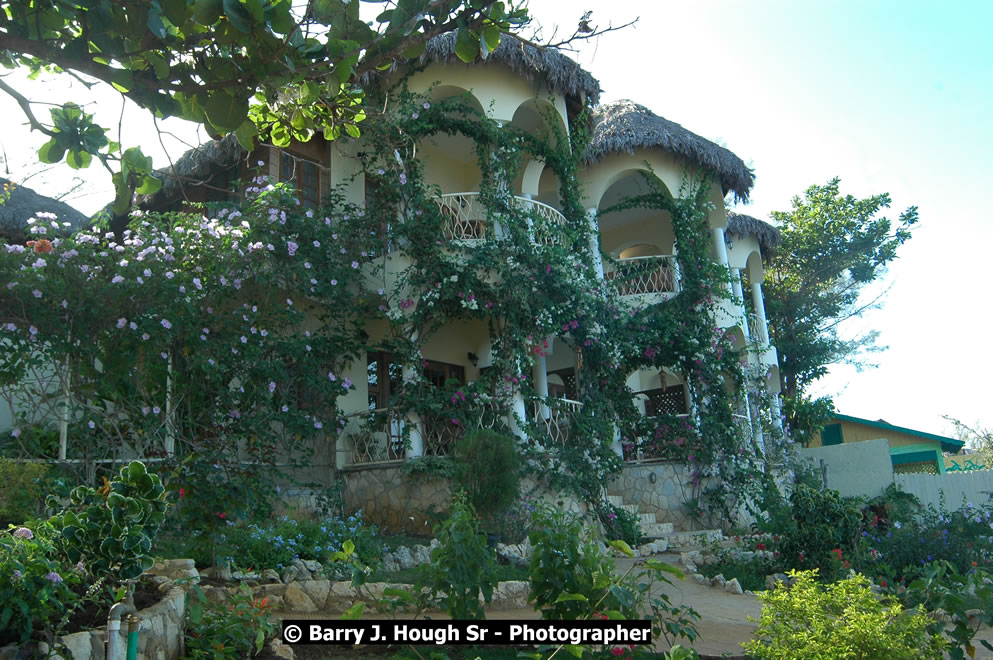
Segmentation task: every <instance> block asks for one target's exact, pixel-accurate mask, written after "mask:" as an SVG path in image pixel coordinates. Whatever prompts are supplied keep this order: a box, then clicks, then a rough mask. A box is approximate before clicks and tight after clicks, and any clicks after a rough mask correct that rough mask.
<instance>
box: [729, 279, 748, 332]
mask: <svg viewBox="0 0 993 660" xmlns="http://www.w3.org/2000/svg"><path fill="white" fill-rule="evenodd" d="M731 290H732V291H733V292H734V299H735V301H738V300H740V301H741V305H740V306H739V311H740V312H741V329H742V330H743V331H744V333H745V339H751V338H752V335H751V332H750V331H749V329H748V313H747V312H746V311H745V293H744V291H743V290H742V288H741V269H740V268H732V269H731Z"/></svg>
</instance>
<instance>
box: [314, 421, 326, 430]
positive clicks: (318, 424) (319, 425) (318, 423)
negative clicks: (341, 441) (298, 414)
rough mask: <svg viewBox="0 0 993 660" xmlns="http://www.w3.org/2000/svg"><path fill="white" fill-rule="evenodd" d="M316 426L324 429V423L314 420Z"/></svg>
mask: <svg viewBox="0 0 993 660" xmlns="http://www.w3.org/2000/svg"><path fill="white" fill-rule="evenodd" d="M314 428H315V429H322V428H324V425H323V424H321V423H320V422H314Z"/></svg>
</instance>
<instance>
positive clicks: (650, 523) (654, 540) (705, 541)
mask: <svg viewBox="0 0 993 660" xmlns="http://www.w3.org/2000/svg"><path fill="white" fill-rule="evenodd" d="M607 501H608V502H610V503H611V504H613V505H614V506H616V507H617V508H619V509H624V510H625V511H630V512H631V513H634V514H637V515H638V522H639V524H640V525H641V533H642V536H643V537H644V539H645V542H644V543H642V545H641V546H640V547H639V548H638V549H637V552H638V554H641V555H645V554H657V553H660V552H686V551H688V550H695V549H698V548H701V547H704V546H707V545H709V544H711V543H714V542H717V541H721V540H722V539H723V538H724V535H723V534H722V533H721V530H719V529H704V530H699V531H695V532H677V531H676V530H675V529H674V527H673V524H672V523H671V522H659V521H658V520H657V519H656V517H655V514H654V513H642V512H641V511H640V510H639V509H638V505H637V504H627V503H626V502H625V501H624V497H623V496H621V495H607Z"/></svg>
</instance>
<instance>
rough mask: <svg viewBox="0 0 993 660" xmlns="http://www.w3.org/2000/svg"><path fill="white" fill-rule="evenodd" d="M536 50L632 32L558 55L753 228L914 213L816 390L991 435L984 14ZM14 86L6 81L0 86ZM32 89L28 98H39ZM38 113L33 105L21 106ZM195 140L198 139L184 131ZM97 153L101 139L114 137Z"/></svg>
mask: <svg viewBox="0 0 993 660" xmlns="http://www.w3.org/2000/svg"><path fill="white" fill-rule="evenodd" d="M529 6H530V8H531V14H532V16H533V17H534V18H535V19H536V20H537V21H538V22H539V23H541V24H542V25H543V26H544V27H545V36H546V37H550V36H551V33H552V29H553V27H554V26H555V25H558V26H560V29H559V33H560V34H563V33H571V32H572V30H573V29H574V27H575V25H576V24H577V22H578V19H579V17H580V16H581V14H582V13H583V12H584V11H586V10H592V11H593V14H592V21H591V22H592V24H593V25H599V27H601V28H602V27H605V26H606V25H607V24H608V23H610V22H612V23H613V24H615V25H618V24H621V23H624V22H627V21H629V20H631V19H634V18H638V19H639V20H638V22H637V24H636V25H635V26H633V27H629V28H625V29H623V30H620V31H617V32H613V33H609V34H605V35H603V36H601V37H599V38H597V39H596V40H594V41H591V42H589V43H587V44H584V45H582V46H581V47H579V50H578V52H575V53H571V55H572V56H573V57H574V58H575V59H577V60H578V61H579V63H580V64H581V65H583V67H584V68H586V69H587V70H588V71H590V72H591V73H592V74H593V75H594V76H595V77H596V78H597V79H598V80H599V81H600V84H601V86H602V88H603V96H602V99H601V100H602V101H605V102H609V101H612V100H617V99H625V98H627V99H631V100H633V101H636V102H638V103H641V104H643V105H646V106H648V107H649V108H650V109H651V110H652V111H654V112H655V113H656V114H659V115H661V116H663V117H665V118H667V119H670V120H672V121H675V122H677V123H680V124H682V125H683V126H684V127H685V128H687V129H689V130H691V131H693V132H694V133H697V134H699V135H701V136H703V137H706V138H708V139H710V140H714V141H716V142H718V143H719V144H722V145H724V146H726V147H728V148H729V149H731V150H732V151H733V152H735V153H736V154H737V155H738V156H740V157H741V158H742V159H743V160H744V161H745V162H746V163H748V164H749V166H751V167H752V168H754V170H755V173H756V184H755V187H754V188H753V190H752V194H751V200H750V203H749V204H747V205H745V206H739V207H738V208H736V209H735V210H737V211H738V212H741V213H746V214H748V215H752V216H755V217H757V218H761V219H766V220H768V218H769V213H770V212H771V211H786V210H789V207H790V202H791V200H792V198H793V197H794V196H795V195H798V194H801V193H802V192H803V190H805V189H806V188H807V187H808V186H810V185H813V184H823V183H826V182H827V181H828V180H830V179H831V178H833V177H840V178H841V191H842V193H843V194H852V195H855V196H857V197H867V196H869V195H873V194H878V193H882V192H888V193H889V194H890V196H891V198H892V202H893V203H892V207H891V208H890V209H889V210H888V211H887V213H886V215H887V217H890V218H892V219H894V220H895V219H896V217H897V216H898V215H899V213H900V212H901V211H902V210H903V209H905V208H907V207H908V206H912V205H914V206H917V207H918V208H919V213H920V219H921V221H920V224H919V225H918V226H917V228H916V229H915V231H914V236H913V238H912V239H911V240H910V241H909V242H908V243H907V244H905V245H904V246H903V247H902V248H901V250H900V253H899V258H898V259H897V261H896V262H894V263H893V264H892V265H891V266H890V268H889V271H888V273H887V276H886V281H885V282H884V283H883V286H889V287H890V288H889V292H888V294H887V295H886V297H885V299H884V305H883V307H882V309H880V310H874V311H871V312H869V313H867V314H866V315H865V316H864V318H862V319H857V320H855V321H853V322H851V324H850V328H849V329H848V332H850V333H856V332H862V331H866V330H878V331H879V333H880V340H879V343H880V344H882V345H885V346H888V349H887V350H886V351H885V352H882V353H880V354H876V355H873V356H870V357H871V358H872V360H873V361H874V362H875V363H876V364H877V365H878V366H877V367H876V368H873V369H867V370H863V371H862V372H860V373H859V372H857V371H856V370H855V369H853V368H852V367H848V366H844V365H841V366H836V367H833V368H832V369H831V372H830V374H829V375H828V376H827V377H825V378H823V379H822V380H821V381H819V383H818V386H817V387H816V390H815V393H816V394H825V395H833V396H834V400H835V405H836V407H837V409H838V411H839V412H841V413H844V414H847V415H853V416H856V417H864V418H868V419H884V420H886V421H887V422H890V423H891V424H896V425H899V426H906V427H910V428H914V429H917V430H921V431H927V432H931V433H940V434H950V433H951V431H952V426H951V425H950V424H949V423H948V422H947V421H945V420H944V419H943V415H950V416H952V417H956V418H959V419H961V420H962V421H964V422H966V423H969V424H972V425H977V424H978V425H982V426H986V427H990V426H993V410H991V409H990V406H989V402H988V396H989V394H990V392H991V389H993V388H990V387H989V386H988V385H987V383H986V378H987V376H988V375H989V374H993V350H987V349H986V348H985V344H984V343H983V342H984V341H985V340H984V337H985V334H984V333H985V330H984V328H985V326H986V325H989V324H990V321H993V310H991V305H993V301H990V296H989V294H988V293H987V290H988V289H989V288H990V286H989V284H988V282H990V281H993V267H991V266H988V265H987V256H988V255H989V254H990V253H991V252H993V222H991V220H993V218H991V211H990V210H989V205H988V204H986V203H985V202H984V191H985V189H986V188H987V187H988V186H989V182H990V181H993V159H991V158H990V154H991V153H993V123H991V117H993V112H991V109H993V39H990V38H989V35H988V34H987V32H988V28H989V26H990V25H993V2H987V1H985V0H982V1H976V2H965V1H961V0H960V1H956V2H950V3H937V2H918V1H907V0H904V1H900V2H890V1H883V0H858V1H856V0H837V1H835V2H831V3H824V2H813V1H808V0H783V1H779V0H776V1H773V0H760V1H759V2H755V1H754V0H753V1H750V2H741V1H735V2H732V1H730V0H727V1H723V2H718V1H715V0H697V1H695V2H692V3H690V2H673V1H669V2H661V1H659V0H647V1H635V0H619V1H615V2H610V3H607V2H603V1H602V0H597V1H595V2H594V1H591V2H587V3H585V4H583V5H580V4H577V3H576V2H575V0H530V2H529ZM5 80H6V81H7V82H8V83H9V84H12V85H15V86H16V87H17V88H18V89H20V91H22V92H31V93H32V95H33V98H40V99H43V100H47V101H50V102H56V103H61V102H62V101H65V100H70V99H71V100H76V101H77V102H86V101H87V100H91V101H92V102H91V103H90V105H88V106H87V110H88V111H91V112H96V113H97V120H98V121H100V122H102V123H104V125H113V126H117V125H118V124H119V125H120V126H121V128H122V135H121V137H122V142H123V143H124V144H125V145H134V144H140V145H141V146H142V148H143V150H144V151H145V152H146V153H149V154H152V155H153V157H154V158H155V164H156V166H163V165H166V164H167V162H168V161H167V159H166V157H165V156H164V155H163V154H164V152H163V150H162V148H161V147H160V145H159V139H158V138H157V137H155V131H154V126H152V125H151V122H150V121H149V120H148V119H147V117H146V116H145V115H144V114H143V113H141V112H140V111H137V110H134V109H127V110H126V111H125V112H124V113H123V115H122V114H121V107H122V104H121V101H120V98H119V97H117V98H115V97H114V96H113V95H94V94H92V93H90V92H87V90H86V89H84V88H83V86H82V85H81V84H80V83H78V82H73V83H72V84H71V85H68V84H67V83H65V82H59V83H57V84H55V85H52V84H48V85H47V86H46V90H47V91H45V92H40V91H38V88H39V86H40V85H39V84H36V83H33V82H29V81H26V80H24V78H23V76H20V75H19V74H16V73H15V74H13V75H12V76H9V77H7V78H5ZM15 83H16V84H15ZM45 85H46V84H45V83H41V86H45ZM36 111H38V112H40V113H42V114H44V113H45V109H44V107H39V108H36ZM21 116H22V115H21V114H20V111H19V110H18V108H17V106H16V105H15V104H14V103H13V102H12V101H10V100H9V99H8V98H7V97H5V96H3V95H0V117H3V118H5V121H4V127H3V130H2V131H0V147H2V149H3V155H4V156H5V157H6V158H5V161H6V163H7V166H8V168H9V170H8V173H2V172H0V175H3V176H7V177H9V178H13V179H14V180H15V181H16V180H20V179H23V178H24V176H26V175H27V174H29V173H31V172H33V171H35V170H36V169H37V165H33V166H32V165H31V164H30V163H31V162H32V160H33V152H32V150H37V148H38V147H39V146H40V145H41V144H42V143H43V140H42V139H41V137H40V136H39V135H38V134H37V133H35V134H34V135H31V134H30V133H29V131H28V129H27V127H26V126H24V125H23V122H22V120H21ZM164 128H165V129H166V130H167V131H171V132H173V133H175V134H176V135H177V136H179V137H180V138H182V140H181V141H177V140H176V139H174V138H173V137H171V136H169V135H165V136H163V138H162V141H163V142H164V143H165V146H166V147H167V148H168V153H169V154H170V155H171V157H172V158H173V159H175V158H177V157H178V156H179V155H180V154H181V153H182V152H183V151H184V149H185V148H186V144H184V142H185V143H190V142H192V141H193V140H196V134H195V132H194V131H191V130H190V128H189V127H188V126H187V125H184V124H183V123H182V122H177V121H171V122H165V124H164ZM200 135H201V140H202V139H205V136H204V134H203V132H202V131H201V132H200ZM115 137H116V136H115ZM74 174H76V173H73V172H72V171H70V170H69V169H68V167H67V166H65V165H62V166H60V167H58V168H55V169H53V170H51V171H48V172H45V173H42V174H39V175H37V176H34V177H32V178H31V179H29V180H28V181H27V182H26V185H28V186H30V187H33V188H35V189H36V190H38V191H39V192H41V193H43V194H47V195H52V196H55V195H58V194H61V193H64V192H66V191H67V190H68V189H69V188H70V187H71V185H72V178H73V175H74ZM111 197H112V193H111V190H110V186H109V176H108V175H107V174H106V172H104V171H100V170H98V169H97V168H96V166H93V167H91V169H90V170H89V171H88V172H85V184H84V186H83V187H82V188H81V189H80V190H77V191H76V192H75V193H74V194H72V195H70V196H69V197H67V198H66V200H65V201H67V202H68V203H70V204H72V205H73V206H75V207H77V208H79V209H80V210H81V211H83V212H85V213H92V212H94V211H96V210H97V209H99V208H101V207H102V206H104V205H105V204H106V203H107V202H108V201H109V200H110V198H111Z"/></svg>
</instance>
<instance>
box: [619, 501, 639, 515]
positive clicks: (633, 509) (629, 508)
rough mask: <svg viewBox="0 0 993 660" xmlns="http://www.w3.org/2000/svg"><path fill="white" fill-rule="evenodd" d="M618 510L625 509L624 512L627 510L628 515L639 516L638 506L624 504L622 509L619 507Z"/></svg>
mask: <svg viewBox="0 0 993 660" xmlns="http://www.w3.org/2000/svg"><path fill="white" fill-rule="evenodd" d="M618 508H620V509H624V510H625V511H627V512H628V513H633V514H635V515H637V514H638V505H637V504H622V505H621V506H620V507H618Z"/></svg>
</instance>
